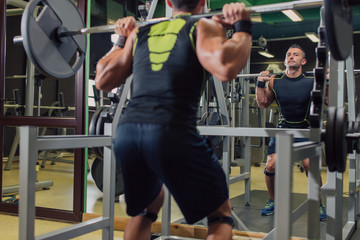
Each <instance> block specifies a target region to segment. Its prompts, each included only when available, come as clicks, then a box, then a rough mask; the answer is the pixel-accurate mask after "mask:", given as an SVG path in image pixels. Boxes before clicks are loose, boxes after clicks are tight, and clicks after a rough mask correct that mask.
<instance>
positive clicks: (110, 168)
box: [19, 124, 116, 240]
mask: <svg viewBox="0 0 360 240" xmlns="http://www.w3.org/2000/svg"><path fill="white" fill-rule="evenodd" d="M111 132H112V130H111V124H106V125H105V134H106V135H104V136H82V135H81V136H76V135H75V136H46V137H38V136H37V127H34V126H21V127H20V192H19V195H20V201H19V239H20V240H25V239H28V240H31V239H35V236H34V227H35V181H36V173H35V166H36V161H37V158H38V151H39V150H56V149H66V148H85V147H102V146H105V147H104V168H103V169H104V170H103V171H104V172H103V182H104V189H103V194H104V196H103V216H102V217H99V218H96V219H93V220H89V221H86V222H82V223H79V224H76V225H73V226H70V227H68V228H64V229H61V230H57V231H54V232H50V233H46V234H43V235H40V236H38V237H36V239H49V240H50V239H51V240H54V239H59V240H62V239H70V238H74V237H77V236H80V235H83V234H87V233H89V232H92V231H95V230H99V229H102V230H103V233H102V237H103V239H113V231H114V202H115V168H116V167H115V157H114V155H113V153H112V150H111V148H110V147H111V144H112V141H111V140H112V137H111Z"/></svg>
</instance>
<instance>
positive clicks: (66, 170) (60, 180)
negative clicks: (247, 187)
mask: <svg viewBox="0 0 360 240" xmlns="http://www.w3.org/2000/svg"><path fill="white" fill-rule="evenodd" d="M89 164H90V165H91V164H92V161H91V160H90V161H89ZM18 169H19V168H18V163H17V162H14V163H13V165H12V169H11V170H10V171H4V179H3V183H4V186H9V185H14V184H17V183H18ZM239 172H240V167H232V169H231V174H232V175H236V174H239ZM293 174H294V175H293V193H299V194H306V193H307V184H306V183H307V178H306V176H305V174H304V173H302V172H301V171H300V169H299V167H298V166H294V168H293ZM321 175H322V178H323V182H326V179H327V178H326V175H327V172H326V169H325V168H324V169H323V170H322V173H321ZM72 177H73V165H72V164H66V163H61V162H57V163H56V164H55V165H50V163H47V164H46V166H45V168H41V169H40V172H39V173H38V180H39V181H41V180H49V179H51V180H53V182H54V186H52V187H51V188H50V190H43V191H38V192H37V193H36V205H38V206H45V207H52V208H60V209H72V185H73V178H72ZM347 179H348V171H346V172H345V174H344V193H345V194H344V197H346V193H347V192H348V181H347ZM251 191H252V192H261V193H262V196H267V194H266V186H265V181H264V174H263V166H260V167H254V166H252V168H251ZM242 194H244V183H243V182H237V183H234V184H232V185H231V186H230V198H231V199H232V203H233V205H236V202H234V201H235V200H236V201H238V199H239V201H240V199H241V195H242ZM255 196H257V195H256V194H252V201H254V202H255V201H257V202H258V203H259V204H261V202H263V204H265V202H266V200H267V199H266V197H265V198H264V197H263V198H262V199H255ZM238 205H241V206H243V203H241V202H240V203H238ZM254 205H256V204H255V203H254V204H252V206H250V209H251V207H254ZM125 210H126V205H125V203H124V197H123V196H120V203H116V204H115V216H120V217H127V215H126V212H125ZM252 210H253V212H255V219H256V218H257V215H256V214H258V221H260V222H261V221H264V220H265V221H268V222H270V224H268V225H271V222H272V219H273V216H268V217H264V216H260V213H259V212H260V209H252ZM254 210H255V211H254ZM346 210H347V209H344V211H346ZM234 211H235V208H234ZM87 213H96V214H101V213H102V193H101V192H100V191H99V190H98V188H97V187H96V185H95V183H94V180H93V178H92V176H91V174H90V173H89V174H88V183H87ZM246 214H248V213H246V211H245V212H244V215H245V216H244V215H239V217H240V219H246V218H248V216H246ZM160 217H161V213H160V216H159V219H161V218H160ZM159 219H158V220H159ZM171 219H172V222H181V221H182V220H181V219H182V214H181V213H180V211H179V209H178V208H177V206H176V204H175V203H172V209H171ZM70 225H71V223H64V222H55V221H48V220H40V219H37V220H36V221H35V235H40V234H43V233H47V232H51V231H54V230H57V229H61V228H64V227H67V226H70ZM0 226H1V228H0V240H10V239H18V217H17V216H11V215H4V214H0ZM247 227H248V228H249V230H250V231H254V232H264V233H266V232H267V230H266V229H267V228H264V230H263V231H261V230H259V229H258V228H255V226H254V228H253V229H255V230H252V227H253V224H250V225H247ZM303 227H305V226H303ZM359 227H360V226H359V225H358V228H359ZM268 228H269V226H268ZM270 229H271V226H270ZM122 236H123V232H120V231H115V233H114V239H122ZM299 237H301V236H299ZM75 239H101V231H100V230H99V231H96V232H92V233H89V234H86V235H83V236H81V237H77V238H75ZM234 239H255V238H249V237H236V238H235V237H234ZM351 239H360V230H357V231H356V232H355V234H354V235H353V236H352V237H351Z"/></svg>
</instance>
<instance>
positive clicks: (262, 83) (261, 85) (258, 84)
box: [256, 80, 265, 88]
mask: <svg viewBox="0 0 360 240" xmlns="http://www.w3.org/2000/svg"><path fill="white" fill-rule="evenodd" d="M256 87H258V88H265V82H263V81H259V80H258V81H257V82H256Z"/></svg>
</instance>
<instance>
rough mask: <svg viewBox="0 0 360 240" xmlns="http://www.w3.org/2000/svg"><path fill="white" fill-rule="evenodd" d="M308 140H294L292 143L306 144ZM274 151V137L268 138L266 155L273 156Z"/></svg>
mask: <svg viewBox="0 0 360 240" xmlns="http://www.w3.org/2000/svg"><path fill="white" fill-rule="evenodd" d="M307 141H309V139H308V138H294V143H296V142H307ZM275 150H276V139H275V137H271V138H270V142H269V147H268V155H271V154H274V153H275Z"/></svg>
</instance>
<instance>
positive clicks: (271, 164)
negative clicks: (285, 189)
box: [264, 154, 276, 176]
mask: <svg viewBox="0 0 360 240" xmlns="http://www.w3.org/2000/svg"><path fill="white" fill-rule="evenodd" d="M275 164H276V155H275V154H271V155H269V156H268V159H267V161H266V166H265V170H264V173H265V175H266V176H274V174H275Z"/></svg>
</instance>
